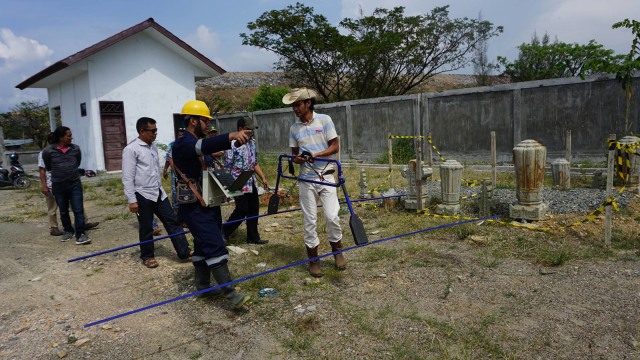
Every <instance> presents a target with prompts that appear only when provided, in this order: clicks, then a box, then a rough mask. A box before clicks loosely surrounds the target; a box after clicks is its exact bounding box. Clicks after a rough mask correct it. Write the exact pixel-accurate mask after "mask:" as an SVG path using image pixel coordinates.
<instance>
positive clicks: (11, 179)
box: [0, 153, 31, 189]
mask: <svg viewBox="0 0 640 360" xmlns="http://www.w3.org/2000/svg"><path fill="white" fill-rule="evenodd" d="M9 160H10V161H11V163H10V165H11V167H10V168H9V169H10V170H7V169H5V168H3V167H2V160H1V159H0V187H5V186H14V187H15V188H17V189H26V188H28V187H29V186H31V179H29V176H28V175H27V174H26V173H25V172H24V169H23V168H22V164H20V161H19V157H18V154H17V153H11V155H9Z"/></svg>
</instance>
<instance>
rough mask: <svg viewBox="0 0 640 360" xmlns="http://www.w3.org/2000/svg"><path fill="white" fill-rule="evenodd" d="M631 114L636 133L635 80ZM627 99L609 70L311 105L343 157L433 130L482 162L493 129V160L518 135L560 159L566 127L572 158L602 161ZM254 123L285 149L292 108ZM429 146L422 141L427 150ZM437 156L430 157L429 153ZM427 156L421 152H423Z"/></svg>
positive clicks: (451, 152)
mask: <svg viewBox="0 0 640 360" xmlns="http://www.w3.org/2000/svg"><path fill="white" fill-rule="evenodd" d="M633 92H634V94H635V97H634V98H633V99H632V103H631V109H630V113H629V123H630V124H631V131H632V132H633V133H636V134H637V133H638V132H639V124H640V122H639V113H640V110H639V107H640V106H639V103H640V101H639V100H638V99H639V96H640V81H638V78H636V79H635V80H634V83H633ZM625 110H626V98H625V93H624V91H623V89H622V87H621V85H620V83H619V82H618V81H617V80H615V79H614V78H613V77H611V76H600V77H593V78H588V79H586V80H581V79H576V78H567V79H552V80H542V81H530V82H522V83H514V84H505V85H498V86H492V87H480V88H468V89H460V90H451V91H444V92H439V93H421V94H413V95H403V96H393V97H384V98H375V99H365V100H354V101H345V102H339V103H331V104H321V105H316V111H317V112H320V113H324V114H328V115H329V116H331V118H332V119H333V121H334V123H335V125H336V128H337V131H338V134H339V135H340V139H341V156H342V158H343V160H346V159H357V160H369V161H371V160H374V159H376V158H378V157H379V156H380V155H381V154H383V153H385V152H386V151H387V135H388V134H389V133H391V134H393V135H427V134H428V133H431V134H432V137H433V142H434V145H435V146H436V147H437V148H438V150H439V151H440V152H441V153H442V155H443V157H445V158H447V159H449V158H451V159H457V160H462V161H481V162H488V161H489V157H490V156H489V155H490V151H491V148H490V134H491V132H492V131H495V132H496V138H497V141H496V143H497V156H498V161H499V162H510V161H511V158H512V149H513V147H514V146H515V145H517V144H518V143H519V142H520V141H522V140H525V139H534V140H537V141H539V142H540V143H542V144H543V145H545V146H546V147H547V152H548V154H549V155H548V161H549V162H550V161H551V159H553V158H557V157H562V156H563V155H564V151H565V143H566V139H565V138H566V132H567V130H571V135H572V140H571V144H572V154H573V159H574V160H576V159H581V158H589V159H598V160H600V159H604V158H605V156H606V139H607V138H608V135H609V134H613V133H617V134H619V136H621V134H623V133H624V127H625V120H624V119H625ZM241 115H245V114H244V113H243V114H232V115H224V116H220V117H219V119H218V122H219V127H220V130H221V133H224V132H229V131H235V130H236V120H237V118H238V116H241ZM249 115H250V116H253V117H254V119H255V122H256V123H257V124H258V125H259V128H258V129H257V130H256V139H257V140H258V143H259V149H260V151H262V152H265V153H274V154H283V153H286V154H289V153H290V149H289V145H288V144H289V142H288V136H289V135H288V134H289V126H290V125H291V124H292V123H293V122H294V121H295V120H296V118H295V116H294V114H293V112H292V111H291V109H290V108H286V109H277V110H268V111H256V112H254V113H251V114H249ZM427 148H428V146H426V145H425V146H424V149H425V151H424V152H425V154H426V149H427ZM434 157H435V155H434ZM424 158H425V159H426V156H425V157H424Z"/></svg>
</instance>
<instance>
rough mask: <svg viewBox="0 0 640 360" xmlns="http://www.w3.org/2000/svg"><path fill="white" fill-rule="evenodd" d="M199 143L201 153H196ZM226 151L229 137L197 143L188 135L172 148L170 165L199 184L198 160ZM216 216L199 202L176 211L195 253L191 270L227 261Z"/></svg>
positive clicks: (196, 140)
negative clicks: (200, 156)
mask: <svg viewBox="0 0 640 360" xmlns="http://www.w3.org/2000/svg"><path fill="white" fill-rule="evenodd" d="M199 141H200V145H199V146H200V149H199V150H200V151H197V149H196V147H197V144H198V142H199ZM229 148H231V142H230V141H229V134H222V135H218V136H214V137H211V138H206V139H202V140H198V139H196V138H195V136H193V134H191V133H190V132H188V131H187V132H185V134H184V135H183V136H181V137H179V138H178V139H176V141H175V143H174V144H173V150H172V152H173V153H172V156H173V163H174V164H175V165H176V166H177V168H178V169H180V171H182V172H183V173H184V174H185V176H187V177H188V178H191V179H197V180H198V181H200V182H202V167H201V164H200V160H199V159H198V156H199V155H202V154H211V153H213V152H217V151H222V150H226V149H229ZM200 195H202V194H200ZM215 212H216V209H215V208H213V207H203V206H202V205H200V202H198V201H196V202H195V203H192V204H180V206H179V207H178V220H179V221H182V222H184V223H186V224H187V227H189V230H190V231H191V235H193V239H194V240H193V245H194V250H193V257H192V258H191V261H192V262H193V265H194V266H200V265H204V264H205V263H206V265H207V266H208V267H210V268H213V267H216V266H218V265H222V264H224V263H226V262H227V261H228V259H229V252H228V251H227V248H226V246H225V245H224V240H223V239H222V233H221V232H220V225H219V224H218V223H217V221H216V220H215V218H216V216H215V215H216V213H215Z"/></svg>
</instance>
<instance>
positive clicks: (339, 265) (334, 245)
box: [329, 241, 347, 270]
mask: <svg viewBox="0 0 640 360" xmlns="http://www.w3.org/2000/svg"><path fill="white" fill-rule="evenodd" d="M329 244H331V252H336V251H340V250H342V242H341V241H336V242H329ZM333 258H334V259H335V260H336V269H338V270H345V269H346V268H347V260H345V259H344V256H343V255H342V253H339V254H334V255H333Z"/></svg>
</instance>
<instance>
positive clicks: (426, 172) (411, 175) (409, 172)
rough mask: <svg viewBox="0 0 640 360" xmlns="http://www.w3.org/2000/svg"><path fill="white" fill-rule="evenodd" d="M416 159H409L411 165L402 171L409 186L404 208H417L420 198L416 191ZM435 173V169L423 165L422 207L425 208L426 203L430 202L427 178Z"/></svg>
mask: <svg viewBox="0 0 640 360" xmlns="http://www.w3.org/2000/svg"><path fill="white" fill-rule="evenodd" d="M416 166H417V165H416V160H415V159H414V160H411V161H409V166H408V167H407V166H405V167H404V168H403V169H402V171H401V172H400V173H401V174H402V177H404V178H405V179H407V182H408V183H409V186H407V196H406V197H405V200H404V208H405V209H407V210H417V209H418V208H419V207H418V199H417V193H416V170H417V168H416ZM431 175H433V169H432V168H430V167H427V166H422V179H421V180H422V207H421V208H423V209H424V208H425V207H426V204H428V197H427V186H426V182H427V180H428V179H429V178H430V177H431Z"/></svg>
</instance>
